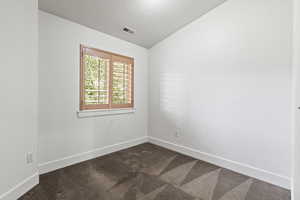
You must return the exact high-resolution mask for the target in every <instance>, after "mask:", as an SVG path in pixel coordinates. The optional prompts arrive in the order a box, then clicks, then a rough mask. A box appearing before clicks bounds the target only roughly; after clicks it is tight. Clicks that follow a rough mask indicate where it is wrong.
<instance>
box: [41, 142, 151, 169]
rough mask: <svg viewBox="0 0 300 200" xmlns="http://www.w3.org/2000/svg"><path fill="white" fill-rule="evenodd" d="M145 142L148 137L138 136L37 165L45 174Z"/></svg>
mask: <svg viewBox="0 0 300 200" xmlns="http://www.w3.org/2000/svg"><path fill="white" fill-rule="evenodd" d="M145 142H148V137H142V138H138V139H134V140H130V141H126V142H122V143H118V144H114V145H109V146H106V147H103V148H97V149H93V150H91V151H87V152H84V153H80V154H76V155H72V156H68V157H64V158H61V159H58V160H53V161H50V162H46V163H42V164H40V165H39V172H40V174H45V173H48V172H51V171H54V170H57V169H60V168H64V167H67V166H70V165H73V164H76V163H80V162H83V161H86V160H90V159H93V158H97V157H99V156H103V155H106V154H110V153H113V152H116V151H120V150H123V149H127V148H129V147H133V146H136V145H139V144H143V143H145Z"/></svg>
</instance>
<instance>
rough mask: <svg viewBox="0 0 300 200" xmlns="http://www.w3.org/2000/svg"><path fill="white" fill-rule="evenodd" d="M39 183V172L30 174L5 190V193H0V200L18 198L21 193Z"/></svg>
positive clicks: (14, 199)
mask: <svg viewBox="0 0 300 200" xmlns="http://www.w3.org/2000/svg"><path fill="white" fill-rule="evenodd" d="M37 184H39V174H38V173H35V174H33V175H32V176H30V177H28V178H26V179H24V180H23V181H22V182H20V183H19V184H18V185H16V186H15V187H13V188H12V189H10V190H9V191H7V192H6V193H4V194H2V195H0V199H1V200H16V199H18V198H20V197H21V196H22V195H23V194H25V193H26V192H28V191H29V190H30V189H31V188H33V187H34V186H36V185H37Z"/></svg>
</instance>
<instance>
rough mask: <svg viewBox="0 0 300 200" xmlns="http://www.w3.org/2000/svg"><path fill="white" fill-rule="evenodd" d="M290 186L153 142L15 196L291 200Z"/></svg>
mask: <svg viewBox="0 0 300 200" xmlns="http://www.w3.org/2000/svg"><path fill="white" fill-rule="evenodd" d="M290 199H291V194H290V191H289V190H286V189H283V188H280V187H277V186H274V185H271V184H268V183H265V182H262V181H259V180H257V179H254V178H251V177H248V176H245V175H241V174H238V173H235V172H233V171H230V170H228V169H224V168H221V167H218V166H215V165H212V164H209V163H206V162H204V161H201V160H196V159H194V158H191V157H188V156H185V155H182V154H179V153H176V152H174V151H170V150H167V149H164V148H161V147H158V146H156V145H153V144H149V143H146V144H142V145H138V146H136V147H132V148H129V149H126V150H123V151H119V152H116V153H112V154H109V155H106V156H102V157H99V158H96V159H93V160H89V161H85V162H82V163H79V164H76V165H73V166H70V167H66V168H63V169H59V170H56V171H53V172H50V173H47V174H44V175H41V176H40V184H39V185H37V186H36V187H35V188H33V189H32V190H31V191H29V192H28V193H27V194H25V195H24V196H23V197H21V198H20V200H290Z"/></svg>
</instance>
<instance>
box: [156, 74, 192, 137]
mask: <svg viewBox="0 0 300 200" xmlns="http://www.w3.org/2000/svg"><path fill="white" fill-rule="evenodd" d="M187 95H188V92H187V87H186V85H185V78H184V76H183V75H181V74H178V73H162V74H161V76H160V102H159V103H160V112H161V114H162V117H163V118H164V122H166V123H167V124H166V126H167V127H170V128H171V129H175V130H174V131H175V133H176V132H178V131H182V129H183V127H184V123H185V116H186V111H187V108H186V105H187V99H188V98H187ZM177 136H178V135H177Z"/></svg>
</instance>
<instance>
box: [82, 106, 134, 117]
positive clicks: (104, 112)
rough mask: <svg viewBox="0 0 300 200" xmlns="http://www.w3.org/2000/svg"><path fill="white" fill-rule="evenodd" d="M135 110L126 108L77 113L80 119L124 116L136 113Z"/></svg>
mask: <svg viewBox="0 0 300 200" xmlns="http://www.w3.org/2000/svg"><path fill="white" fill-rule="evenodd" d="M135 111H136V110H135V108H124V109H109V110H106V109H104V110H80V111H77V117H78V118H89V117H101V116H107V115H122V114H130V113H134V112H135Z"/></svg>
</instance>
